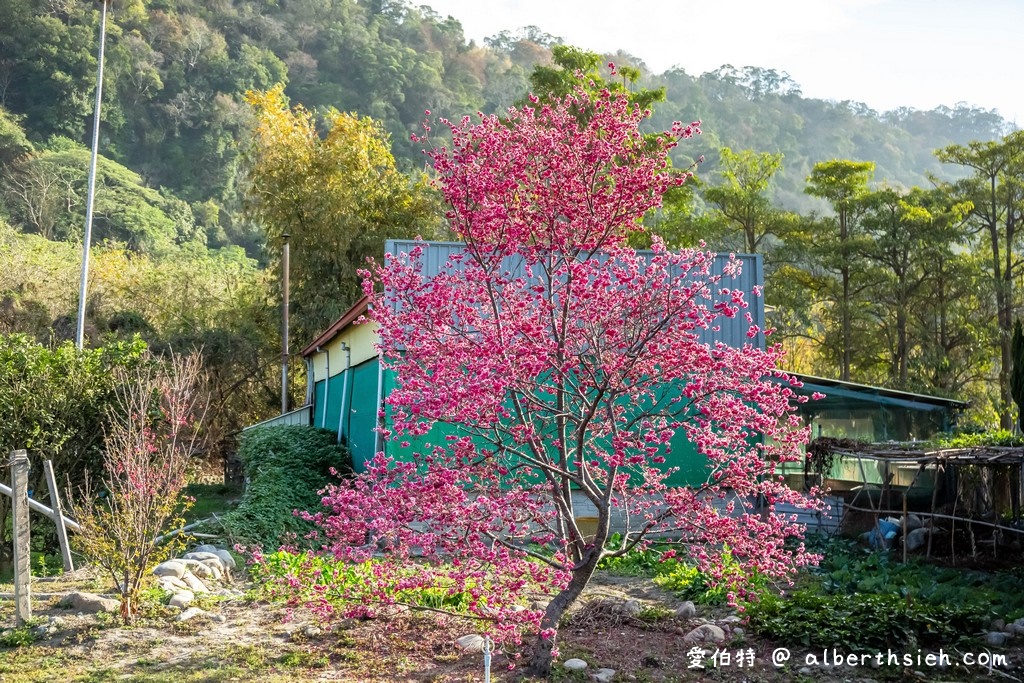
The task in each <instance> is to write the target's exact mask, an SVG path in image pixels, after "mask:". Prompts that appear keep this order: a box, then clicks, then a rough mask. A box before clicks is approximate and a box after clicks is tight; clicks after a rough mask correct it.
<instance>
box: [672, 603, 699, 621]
mask: <svg viewBox="0 0 1024 683" xmlns="http://www.w3.org/2000/svg"><path fill="white" fill-rule="evenodd" d="M695 616H697V606H696V605H694V604H693V601H692V600H687V601H686V602H684V603H683V604H681V605H680V606H679V607H677V608H676V617H677V618H679V619H693V618H694V617H695Z"/></svg>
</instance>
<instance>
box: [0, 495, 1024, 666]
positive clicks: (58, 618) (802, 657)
mask: <svg viewBox="0 0 1024 683" xmlns="http://www.w3.org/2000/svg"><path fill="white" fill-rule="evenodd" d="M200 492H201V491H200ZM210 497H221V498H222V499H223V500H229V499H230V496H229V494H228V493H227V492H222V493H217V492H211V496H210ZM215 507H216V506H215V505H212V504H211V506H209V507H208V508H207V509H209V510H212V509H215ZM833 555H834V557H833V559H832V560H830V561H829V562H826V564H825V566H824V567H822V568H821V569H820V570H818V571H817V572H816V573H815V574H813V575H810V574H809V575H807V576H805V577H804V579H803V580H802V581H801V582H800V583H799V584H798V587H797V588H796V590H794V591H793V594H794V595H795V596H796V598H797V600H799V599H800V596H801V595H803V596H808V595H810V596H821V597H822V598H823V599H825V600H827V601H829V602H828V609H829V610H831V613H829V614H824V610H817V608H815V609H808V608H806V606H805V607H804V608H801V609H804V611H803V612H801V611H799V610H795V609H789V608H780V609H781V611H779V610H778V609H777V610H776V612H775V613H774V615H773V616H772V617H771V618H772V620H773V621H771V624H774V625H776V626H777V625H778V624H780V623H781V624H783V625H784V626H785V628H784V629H783V630H782V632H781V633H768V632H766V631H759V630H758V627H757V624H756V621H755V622H753V623H749V624H743V631H744V632H743V633H738V632H737V633H734V634H733V635H732V639H731V640H730V641H729V642H728V643H726V644H725V645H724V646H722V647H723V650H724V651H726V652H728V653H729V654H730V655H732V656H733V657H735V656H736V653H738V652H750V653H752V656H753V659H754V666H753V667H739V666H737V664H736V660H735V659H734V660H733V661H732V662H731V663H729V664H725V663H714V662H712V661H709V660H708V659H705V660H704V662H703V664H704V666H705V668H704V669H702V670H695V669H691V668H690V665H691V664H692V659H691V658H690V657H689V654H688V653H689V650H690V649H691V648H692V647H693V645H692V644H688V643H684V642H683V636H684V635H685V634H687V633H688V632H689V631H690V630H692V629H693V628H694V627H695V626H696V622H694V621H687V620H684V619H680V618H676V617H675V616H674V609H675V608H676V607H677V606H678V605H679V604H680V602H681V600H682V599H683V598H696V599H697V600H698V602H700V603H702V604H700V606H699V610H700V613H699V616H700V617H703V618H706V619H709V620H711V621H713V622H716V623H719V624H721V623H724V622H725V621H726V618H727V617H734V616H735V612H734V610H732V609H730V608H728V607H727V606H725V605H722V604H720V603H721V599H720V596H719V595H717V593H716V592H715V591H714V590H710V591H709V590H708V587H707V586H706V585H705V584H703V583H702V582H701V580H700V578H699V577H695V576H694V575H693V574H692V573H691V572H687V571H682V569H679V568H677V569H673V570H669V569H667V568H666V567H665V565H659V564H658V563H656V562H655V563H652V562H651V557H641V556H638V557H636V558H633V559H631V560H630V561H628V562H619V563H617V564H616V565H615V566H611V567H608V568H605V569H604V570H602V571H601V572H599V573H598V575H597V576H596V577H595V580H594V581H593V583H592V585H591V586H590V588H588V591H587V594H586V595H585V598H586V599H585V601H584V602H583V603H582V604H581V605H580V607H579V609H578V610H577V611H575V612H574V614H573V615H572V616H571V618H569V619H568V620H567V621H566V622H565V623H564V624H563V626H562V628H561V629H560V635H559V638H560V641H559V646H560V648H561V651H562V660H563V661H564V660H565V659H567V658H570V657H578V658H581V659H583V660H585V661H587V662H588V663H589V664H590V669H589V671H588V672H582V673H571V672H568V671H566V670H564V669H562V668H561V667H556V669H555V672H554V674H553V680H555V681H560V682H576V683H584V682H588V681H590V680H591V679H590V677H589V673H591V672H593V671H594V670H595V669H596V668H602V667H608V668H613V669H615V670H616V671H617V674H616V677H615V678H614V679H613V680H614V681H617V682H623V681H635V682H638V683H656V682H657V683H682V682H684V681H685V682H689V681H698V680H718V681H726V682H730V683H739V682H740V681H744V682H745V683H781V682H782V681H801V682H806V683H810V682H811V681H835V682H838V681H844V682H851V681H857V682H870V681H904V680H921V681H928V680H941V681H975V680H977V681H986V680H992V681H995V680H998V681H1005V680H1024V669H1022V664H1024V649H1022V648H1021V647H1020V646H1019V645H1017V644H1016V643H1011V645H1010V646H1007V647H1005V648H989V647H986V646H985V645H984V644H983V642H982V641H981V640H980V637H981V636H983V634H984V632H983V631H979V632H970V633H968V632H965V633H956V634H952V635H951V636H950V637H951V640H950V641H949V642H948V643H947V642H945V641H944V642H941V643H938V645H940V646H942V645H945V646H946V647H945V651H946V652H948V653H952V654H953V656H954V657H958V656H960V655H962V654H963V653H965V652H975V653H979V652H990V653H996V654H1002V655H1006V656H1007V658H1008V662H1007V665H1002V666H998V667H996V668H995V669H994V670H991V671H990V670H986V669H984V668H979V667H973V668H970V667H964V666H956V665H954V666H951V667H947V668H945V669H936V668H929V667H927V666H921V665H918V664H914V665H911V666H889V665H885V666H881V667H872V666H868V667H857V668H851V667H845V668H844V667H830V666H820V665H817V664H816V665H814V666H805V663H806V662H807V661H808V657H814V656H817V657H819V658H820V656H821V651H822V649H823V648H824V647H825V646H824V645H822V644H820V643H818V642H816V641H815V638H816V637H819V636H820V634H822V633H835V634H838V635H837V636H830V637H839V638H842V637H846V636H844V635H843V634H845V633H848V634H850V635H849V637H850V638H851V639H852V640H850V641H849V642H847V643H844V642H836V643H834V644H832V646H833V647H836V648H838V650H839V651H840V652H863V651H865V647H867V649H868V650H875V649H876V646H875V645H874V641H870V640H863V638H864V636H865V635H866V634H867V635H872V634H879V633H882V632H884V629H883V626H884V628H887V629H890V631H891V632H892V633H894V634H895V635H896V636H899V637H902V636H903V635H904V634H905V633H904V631H903V630H901V629H903V628H904V624H909V626H913V625H914V624H913V623H912V622H904V621H901V619H903V617H904V616H906V614H909V615H910V616H914V615H920V614H926V613H925V612H922V611H921V610H926V609H930V607H928V605H930V604H932V602H931V601H932V600H933V599H934V600H935V603H936V604H942V605H947V606H948V605H952V606H954V607H956V608H957V609H959V610H982V611H983V613H984V614H985V615H986V616H987V615H988V614H989V613H990V612H991V613H995V612H999V613H1001V614H1004V613H1005V614H1006V615H1007V616H1013V614H1012V613H1013V610H1014V609H1015V608H1016V605H1017V604H1018V600H1021V596H1024V582H1018V583H1014V582H1015V581H1018V579H1017V574H1016V573H1015V572H1001V573H998V574H993V573H985V574H983V573H979V572H977V571H969V570H968V571H961V570H956V571H950V570H947V569H943V568H941V567H931V566H928V565H923V564H920V563H917V564H913V565H909V566H905V565H902V564H901V563H896V562H892V561H890V560H891V558H886V557H884V556H877V555H873V554H869V553H865V552H864V551H862V550H860V549H857V548H855V547H851V546H849V545H842V544H841V545H838V546H835V547H833ZM12 589H13V587H12V586H10V585H0V593H4V592H9V591H11V590H12ZM72 589H79V590H88V591H91V592H100V593H107V592H110V589H111V586H110V585H109V580H107V579H104V577H102V576H100V575H98V574H97V573H96V572H94V571H90V570H88V569H85V570H80V571H78V572H75V573H74V574H73V575H70V576H68V575H65V576H58V577H53V578H48V579H39V580H38V581H37V582H36V583H35V585H34V587H33V590H34V591H35V593H36V594H37V595H39V594H41V593H54V594H57V593H63V592H66V591H68V590H72ZM893 595H896V596H900V597H898V598H897V599H896V600H895V601H893V600H891V599H889V598H891V596H893ZM836 596H839V597H838V598H837V597H836ZM887 596H888V597H887ZM952 596H959V597H952ZM165 598H166V596H162V595H161V594H160V593H159V592H158V591H155V590H151V591H149V592H148V593H147V601H146V602H145V604H144V605H145V606H144V610H143V614H142V616H141V618H140V620H139V622H138V623H137V624H136V625H133V626H131V627H125V626H122V625H120V624H119V623H117V622H116V621H115V619H114V618H112V617H109V616H105V615H99V616H94V615H79V614H75V613H73V612H70V611H67V610H62V609H59V608H57V607H56V600H55V599H49V598H46V599H39V600H37V601H36V603H35V607H34V610H35V614H36V619H35V620H34V621H33V622H32V623H30V624H29V625H28V626H25V627H22V628H18V629H13V628H11V626H12V625H13V616H14V614H13V604H12V602H11V601H10V600H4V599H0V682H2V683H29V682H33V683H34V682H36V681H40V682H42V681H46V682H49V681H155V682H157V683H163V682H166V683H200V682H203V683H207V682H209V683H219V682H221V681H269V682H270V683H284V682H286V681H287V682H288V683H305V682H313V681H346V682H349V683H385V682H387V683H394V682H396V681H409V682H417V683H469V682H470V681H482V680H483V668H482V660H481V656H480V655H479V654H466V653H463V652H461V651H460V650H459V649H458V648H457V647H456V645H455V640H456V638H458V637H459V636H461V635H465V634H466V633H468V632H471V631H472V629H473V628H474V627H473V626H472V625H470V624H468V623H467V622H465V621H461V620H459V619H456V618H453V617H449V616H440V615H437V614H433V613H410V612H400V613H397V614H395V615H392V616H391V617H389V618H380V619H372V620H336V621H334V622H331V623H327V624H323V623H317V622H314V621H313V619H312V617H311V616H310V615H309V614H307V613H305V612H304V611H302V610H295V611H292V610H290V609H289V608H288V607H287V605H285V604H282V603H279V602H267V601H265V600H263V599H262V593H261V592H260V591H259V587H258V586H254V585H252V584H248V583H244V582H243V581H241V580H239V581H237V582H236V583H234V584H231V585H228V586H225V587H224V591H223V593H222V594H221V595H219V596H208V597H203V598H201V600H200V602H199V605H200V606H201V607H202V608H203V609H205V610H206V611H207V614H206V615H203V616H200V617H197V618H196V619H194V620H191V621H187V622H179V621H176V616H177V615H178V614H179V612H178V611H177V610H173V609H171V608H169V607H166V606H165V605H164V604H163V603H162V599H165ZM882 598H885V599H886V600H887V601H886V602H883V603H881V604H880V606H879V609H878V610H875V611H872V610H863V609H860V608H859V607H858V605H862V604H869V603H870V602H871V601H872V600H879V599H882ZM597 599H601V600H607V599H612V600H619V601H624V600H627V599H632V600H638V601H639V602H640V603H641V604H642V605H643V607H644V609H643V612H642V614H641V616H640V617H639V618H623V617H621V615H619V616H616V615H615V614H614V613H608V612H607V611H603V610H602V609H600V608H599V607H600V605H601V604H602V603H601V602H600V601H599V600H597ZM786 599H793V598H786ZM895 603H899V604H898V605H897V604H895ZM904 607H906V609H904ZM787 610H788V611H787ZM879 610H881V611H879ZM884 610H895V611H894V612H893V613H892V614H890V613H888V612H885V611H884ZM907 610H909V611H907ZM992 610H994V612H993V611H992ZM751 611H752V612H753V611H755V610H751ZM819 612H822V613H820V614H819ZM826 617H827V618H826ZM787 619H788V620H790V623H789V624H788V625H786V624H787V621H786V620H787ZM883 619H884V620H886V621H885V624H884V625H883V623H882V620H883ZM819 620H821V621H820V625H819V626H815V627H814V628H813V629H809V628H808V625H813V624H818V621H819ZM909 626H907V628H909ZM920 626H922V627H923V628H927V624H920ZM829 629H831V631H829ZM796 632H800V633H803V634H805V635H806V634H808V633H810V634H811V637H809V638H805V637H804V636H801V637H790V636H791V635H792V633H796ZM906 633H907V634H909V633H910V632H909V631H907V632H906ZM872 637H874V635H872ZM915 638H916V636H915ZM857 639H861V640H860V641H858V640H857ZM857 642H860V643H861V646H857V645H856V643H857ZM865 643H868V644H870V647H868V646H867V645H865ZM526 646H528V643H527V644H526ZM526 646H524V647H526ZM891 646H892V648H893V649H894V650H896V651H898V652H907V653H911V654H913V653H914V652H915V651H918V652H920V651H921V650H920V649H919V647H920V646H918V645H917V644H915V640H914V639H913V638H909V636H908V639H906V640H897V641H893V642H892V643H891ZM921 646H924V643H923V642H922V643H921ZM705 647H707V648H708V655H710V653H711V652H713V651H714V649H715V646H712V645H707V646H705ZM780 647H786V648H788V649H789V650H790V651H791V653H792V659H791V660H790V661H789V662H786V663H785V664H784V665H782V666H778V667H776V666H773V664H772V659H771V658H772V655H773V654H774V653H775V652H776V650H777V649H778V648H780ZM924 650H925V651H926V652H927V651H934V648H932V647H925V648H924ZM883 651H884V649H883ZM518 661H521V660H518ZM516 662H517V659H516V651H515V648H509V649H507V650H506V651H503V652H498V653H496V654H495V657H494V660H493V665H492V678H491V680H493V681H495V683H512V682H513V681H516V682H517V683H525V682H526V681H528V680H529V679H528V678H524V677H523V676H522V674H521V667H519V668H516V669H514V670H513V669H509V665H510V664H515V663H516Z"/></svg>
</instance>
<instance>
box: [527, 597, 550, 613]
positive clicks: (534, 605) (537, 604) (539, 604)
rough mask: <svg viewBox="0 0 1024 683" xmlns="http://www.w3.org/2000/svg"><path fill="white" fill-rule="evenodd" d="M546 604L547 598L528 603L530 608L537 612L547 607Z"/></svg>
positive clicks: (547, 602)
mask: <svg viewBox="0 0 1024 683" xmlns="http://www.w3.org/2000/svg"><path fill="white" fill-rule="evenodd" d="M548 604H549V601H548V600H534V601H533V602H531V603H530V609H532V610H535V611H537V612H543V611H545V610H546V609H547V608H548Z"/></svg>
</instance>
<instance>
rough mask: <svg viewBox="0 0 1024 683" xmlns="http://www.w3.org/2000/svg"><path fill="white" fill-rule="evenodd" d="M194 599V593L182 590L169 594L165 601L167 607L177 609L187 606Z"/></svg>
mask: <svg viewBox="0 0 1024 683" xmlns="http://www.w3.org/2000/svg"><path fill="white" fill-rule="evenodd" d="M195 599H196V596H195V594H194V593H193V592H192V591H189V590H184V591H178V592H177V593H175V594H174V595H172V596H171V599H170V600H168V601H167V605H168V606H169V607H177V608H178V609H185V608H186V607H188V606H189V605H190V604H191V603H192V601H193V600H195Z"/></svg>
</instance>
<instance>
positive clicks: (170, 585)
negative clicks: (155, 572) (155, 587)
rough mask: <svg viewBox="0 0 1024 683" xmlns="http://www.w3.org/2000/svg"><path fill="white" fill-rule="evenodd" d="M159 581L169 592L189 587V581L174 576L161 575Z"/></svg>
mask: <svg viewBox="0 0 1024 683" xmlns="http://www.w3.org/2000/svg"><path fill="white" fill-rule="evenodd" d="M159 583H160V587H161V588H163V589H164V590H165V591H167V592H168V593H176V592H178V591H182V590H187V589H188V584H187V583H185V582H184V581H182V580H181V579H179V578H177V577H174V576H161V577H160V580H159Z"/></svg>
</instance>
